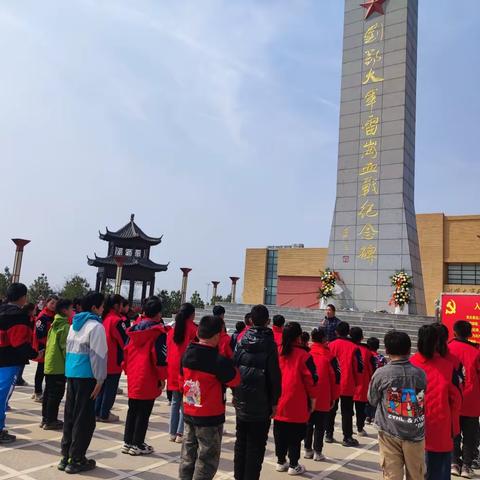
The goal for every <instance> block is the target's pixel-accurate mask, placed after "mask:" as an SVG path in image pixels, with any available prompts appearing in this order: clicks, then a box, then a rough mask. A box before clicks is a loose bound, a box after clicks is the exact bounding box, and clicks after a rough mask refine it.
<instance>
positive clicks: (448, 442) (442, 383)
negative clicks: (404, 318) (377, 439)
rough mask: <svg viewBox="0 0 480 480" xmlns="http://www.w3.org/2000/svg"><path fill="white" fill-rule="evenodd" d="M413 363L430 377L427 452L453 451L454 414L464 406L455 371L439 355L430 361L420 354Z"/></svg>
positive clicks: (426, 398)
mask: <svg viewBox="0 0 480 480" xmlns="http://www.w3.org/2000/svg"><path fill="white" fill-rule="evenodd" d="M410 362H411V363H412V365H415V366H416V367H418V368H421V369H422V370H423V371H424V372H425V375H426V376H427V388H426V390H425V398H424V411H425V450H426V451H427V452H451V451H452V450H453V437H454V433H453V416H452V412H458V411H459V410H460V406H461V404H462V395H461V393H460V389H459V385H458V383H456V378H457V376H456V373H455V372H454V368H453V366H452V364H451V363H450V362H449V361H448V360H445V359H444V358H442V357H441V356H440V355H438V354H435V356H434V357H433V358H432V359H430V360H428V359H426V358H425V357H424V356H423V355H422V354H420V353H418V352H417V353H416V354H415V355H413V357H412V358H410ZM455 383H456V384H455ZM454 414H455V413H454Z"/></svg>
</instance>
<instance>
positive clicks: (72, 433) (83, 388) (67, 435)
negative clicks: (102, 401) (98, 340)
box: [62, 378, 96, 461]
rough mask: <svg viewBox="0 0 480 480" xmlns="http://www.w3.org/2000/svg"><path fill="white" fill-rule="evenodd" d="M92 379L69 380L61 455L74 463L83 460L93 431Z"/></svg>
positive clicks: (93, 403) (93, 381)
mask: <svg viewBox="0 0 480 480" xmlns="http://www.w3.org/2000/svg"><path fill="white" fill-rule="evenodd" d="M95 385H96V381H95V379H94V378H69V379H68V380H67V398H66V400H65V414H64V421H63V438H62V455H63V456H64V457H67V458H71V459H73V460H74V461H80V460H83V459H84V458H85V454H86V453H87V450H88V447H89V445H90V442H91V441H92V436H93V432H94V430H95V400H93V399H92V398H90V397H91V395H92V392H93V389H94V388H95Z"/></svg>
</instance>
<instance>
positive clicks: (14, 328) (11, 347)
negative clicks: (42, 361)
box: [0, 303, 37, 367]
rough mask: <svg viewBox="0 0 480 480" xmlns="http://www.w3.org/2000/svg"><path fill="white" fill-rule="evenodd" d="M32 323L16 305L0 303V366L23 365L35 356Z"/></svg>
mask: <svg viewBox="0 0 480 480" xmlns="http://www.w3.org/2000/svg"><path fill="white" fill-rule="evenodd" d="M36 356H37V352H36V351H35V350H34V349H33V348H32V323H31V322H30V318H29V317H28V315H27V313H26V312H24V311H23V310H22V309H21V308H20V307H19V306H18V305H15V304H11V303H7V304H3V305H0V367H9V366H16V365H25V364H27V363H28V360H29V359H32V358H35V357H36Z"/></svg>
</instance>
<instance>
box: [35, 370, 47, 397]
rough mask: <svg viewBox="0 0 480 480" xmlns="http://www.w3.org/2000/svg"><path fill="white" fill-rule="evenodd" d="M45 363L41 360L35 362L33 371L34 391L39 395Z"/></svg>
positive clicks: (41, 389)
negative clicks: (35, 365) (34, 370)
mask: <svg viewBox="0 0 480 480" xmlns="http://www.w3.org/2000/svg"><path fill="white" fill-rule="evenodd" d="M44 368H45V364H44V363H43V362H38V363H37V371H36V372H35V393H37V394H39V395H41V394H42V391H43V386H42V384H43V377H44V376H45V374H44V373H43V372H44Z"/></svg>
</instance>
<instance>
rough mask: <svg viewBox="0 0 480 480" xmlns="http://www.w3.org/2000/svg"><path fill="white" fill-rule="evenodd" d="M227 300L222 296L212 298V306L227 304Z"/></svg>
mask: <svg viewBox="0 0 480 480" xmlns="http://www.w3.org/2000/svg"><path fill="white" fill-rule="evenodd" d="M225 302H226V300H225V299H224V298H223V297H222V296H221V295H217V296H216V297H212V299H211V300H210V305H216V304H217V303H225Z"/></svg>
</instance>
